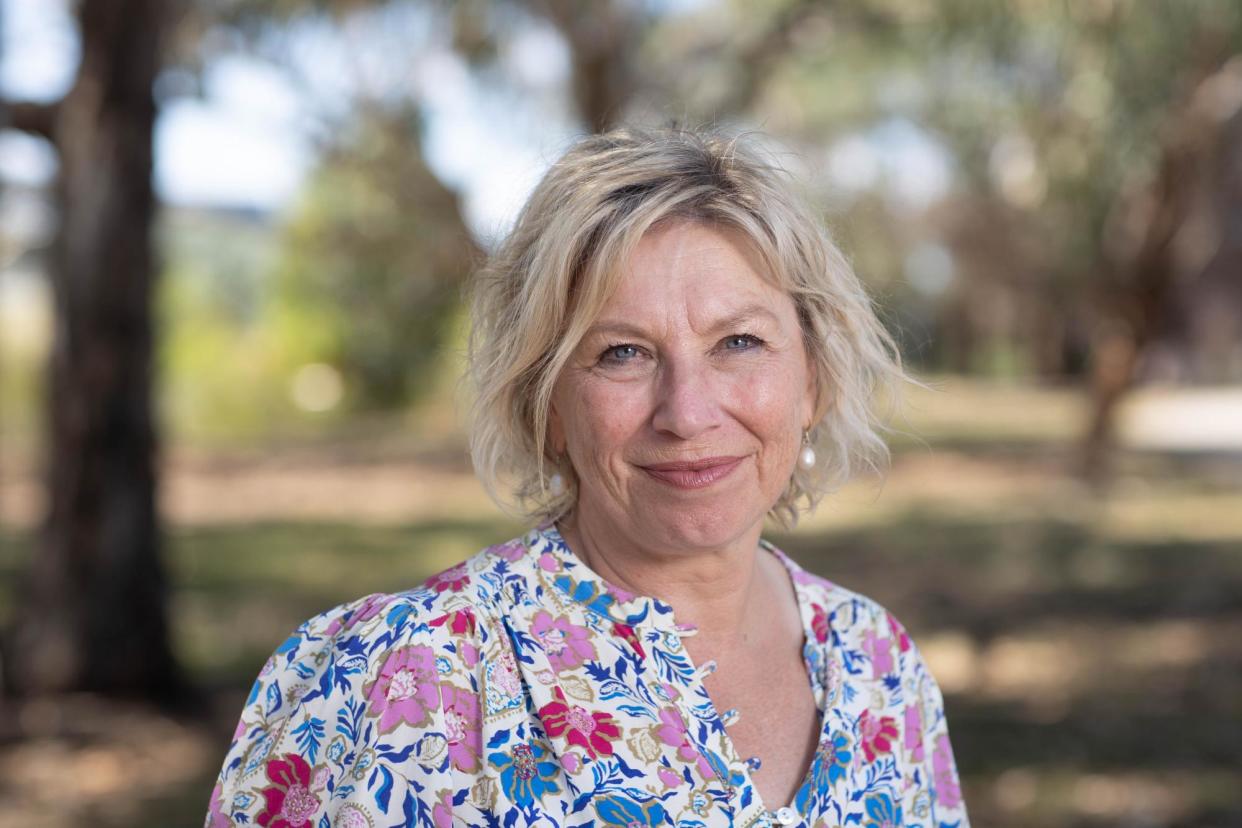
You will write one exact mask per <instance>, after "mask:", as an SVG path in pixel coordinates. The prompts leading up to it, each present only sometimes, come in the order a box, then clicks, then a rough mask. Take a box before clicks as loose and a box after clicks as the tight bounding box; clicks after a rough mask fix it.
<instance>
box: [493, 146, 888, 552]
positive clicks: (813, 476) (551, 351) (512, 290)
mask: <svg viewBox="0 0 1242 828" xmlns="http://www.w3.org/2000/svg"><path fill="white" fill-rule="evenodd" d="M674 220H691V221H701V222H705V223H708V224H711V225H712V226H715V227H719V228H722V229H730V230H733V231H735V232H737V233H738V234H740V235H741V236H742V237H744V238H745V239H747V240H748V241H749V242H750V244H751V245H752V246H753V249H754V252H755V253H756V254H757V256H758V257H759V261H760V262H761V263H762V266H763V267H764V269H765V275H766V276H768V277H769V278H770V279H771V280H772V282H773V284H775V285H776V286H778V287H780V288H782V289H784V290H785V291H786V292H787V293H788V294H789V296H790V297H791V298H792V299H793V301H794V304H795V306H796V307H797V310H798V318H799V320H800V322H801V325H802V332H803V336H804V339H805V344H806V349H807V354H808V356H809V358H810V361H811V363H812V365H813V366H814V370H815V375H816V380H817V388H818V394H817V402H816V410H815V424H814V426H813V427H812V428H811V430H810V432H809V434H808V438H809V439H810V441H811V444H812V446H813V447H814V449H815V452H816V454H817V456H818V458H819V461H818V462H817V463H816V465H815V466H814V468H812V469H810V470H806V469H803V468H801V467H798V468H797V469H796V470H795V471H794V473H793V476H792V479H791V480H790V482H789V486H788V487H787V489H786V490H785V492H784V493H783V494H782V495H781V498H780V499H779V500H778V501H777V502H776V504H775V505H774V506H773V507H772V511H771V513H770V516H771V517H773V518H774V519H776V520H777V521H778V522H779V523H780V524H781V525H783V526H785V527H790V526H792V525H793V524H794V523H795V522H796V521H797V517H798V514H799V513H800V512H801V511H803V510H810V509H813V508H814V507H815V505H816V503H817V502H818V501H819V499H820V498H821V497H822V496H823V495H824V494H825V493H827V492H828V491H831V490H833V489H835V488H837V487H839V486H840V485H842V484H843V483H844V482H845V481H846V480H848V479H849V478H850V477H851V476H852V474H853V473H854V472H855V470H857V469H858V468H859V467H868V468H871V469H875V470H879V469H880V468H881V467H882V466H883V465H884V464H885V463H886V462H887V460H888V449H887V446H886V445H885V443H884V441H883V439H882V438H881V437H880V434H879V431H880V430H881V429H882V428H883V426H882V424H881V418H880V416H879V413H878V411H877V406H878V404H879V403H880V401H881V400H880V398H879V397H878V396H877V394H876V392H877V390H879V389H878V386H881V385H883V386H887V390H888V391H890V392H895V391H896V390H897V386H898V385H900V383H901V381H903V380H905V379H907V377H906V374H905V372H904V370H903V368H902V365H901V357H900V354H899V352H898V350H897V346H896V344H895V343H894V341H893V339H892V337H891V336H890V335H889V334H888V332H887V331H886V330H885V329H884V327H883V325H881V324H880V321H879V320H878V319H877V317H876V314H875V312H874V310H873V308H872V305H871V300H870V299H869V298H868V296H867V293H866V291H865V290H864V289H863V286H862V284H861V283H860V282H859V280H858V278H857V276H855V274H854V271H853V269H852V268H851V267H850V264H849V262H848V261H847V260H846V258H845V256H844V255H843V254H842V253H841V251H840V250H839V249H838V248H837V246H836V245H835V244H833V242H832V240H831V239H830V238H829V236H828V234H827V232H826V231H825V229H824V228H823V226H822V224H821V222H820V221H819V220H818V219H817V217H816V216H815V215H814V213H813V212H812V210H811V209H810V208H809V207H808V205H807V204H805V203H804V202H803V201H802V200H801V199H799V198H797V197H796V196H795V195H794V192H793V188H792V186H791V185H790V180H789V175H788V173H786V172H785V171H784V170H783V169H782V168H781V167H780V166H779V165H778V164H776V163H774V162H772V161H771V160H769V159H768V158H767V156H765V154H764V153H762V152H761V151H760V150H759V149H758V148H757V147H755V146H754V145H753V144H752V143H751V142H749V141H748V140H747V139H745V138H744V137H742V136H738V135H724V134H721V133H718V132H714V131H705V130H691V129H684V128H672V129H663V130H638V129H632V128H625V129H617V130H614V131H611V132H608V133H604V134H601V135H594V136H591V137H589V138H585V139H583V140H581V141H579V142H578V143H577V144H575V145H574V146H573V147H572V148H571V149H570V150H569V151H568V152H566V153H565V155H564V156H562V157H561V158H560V160H558V161H557V162H556V163H555V164H553V165H552V167H551V169H549V170H548V172H547V174H546V175H545V176H544V177H543V179H542V180H541V181H540V182H539V184H538V186H536V187H535V190H534V192H533V193H532V194H531V196H530V198H529V200H528V201H527V203H526V205H525V207H524V208H523V209H522V211H521V213H520V214H519V216H518V218H517V221H516V224H515V226H514V227H513V230H512V231H511V232H510V233H509V235H508V236H507V237H506V238H505V239H504V241H503V242H502V243H501V244H500V246H499V248H498V249H497V250H496V252H495V254H494V255H493V256H492V257H491V258H490V260H489V261H488V262H487V263H486V265H485V266H484V267H482V268H481V269H480V270H479V271H478V272H477V273H476V274H475V278H474V281H473V285H472V296H471V300H472V301H471V315H472V322H473V327H472V330H471V334H470V350H469V355H470V376H471V379H472V380H473V384H474V390H475V392H476V397H475V403H474V407H473V412H472V424H471V425H472V428H471V433H470V450H471V456H472V458H473V460H474V467H475V471H476V473H477V474H478V475H479V477H480V479H481V480H482V481H483V484H484V485H485V486H486V488H487V490H488V492H489V494H491V496H492V497H493V498H494V499H495V500H496V501H497V502H498V503H500V504H501V506H502V507H506V508H508V509H509V510H510V511H512V512H517V513H519V514H522V515H523V516H525V517H527V518H535V519H540V520H556V519H558V518H560V517H562V516H563V515H565V514H567V513H568V512H569V511H570V510H572V508H573V505H574V502H575V500H576V497H577V494H576V485H575V484H576V481H575V480H574V479H573V470H572V469H569V468H563V467H561V466H559V465H558V461H557V458H553V457H550V456H549V455H548V453H547V449H548V445H547V436H548V413H549V408H550V405H551V398H552V390H553V386H554V385H555V383H556V381H557V378H558V376H559V375H560V372H561V370H562V368H563V367H564V366H565V364H566V363H567V362H568V361H569V358H570V356H571V354H572V353H573V352H574V350H575V349H576V348H577V347H578V344H579V342H580V341H581V339H582V337H583V335H584V334H585V332H586V331H587V330H588V329H589V328H590V326H591V325H592V324H593V323H594V321H595V320H596V318H597V317H598V316H599V314H600V312H601V311H602V309H603V307H604V305H605V304H606V303H607V302H608V300H609V298H610V297H611V296H612V294H613V291H614V289H615V287H616V285H617V282H618V280H619V278H621V274H622V268H621V265H622V264H623V263H624V262H626V261H627V260H628V259H629V254H630V253H631V251H632V250H633V249H634V247H635V246H636V245H637V243H638V241H639V240H640V239H641V238H642V236H643V234H644V233H646V232H647V231H648V230H650V229H651V228H652V227H653V226H655V225H657V224H659V223H662V222H668V221H674ZM888 399H889V400H891V399H893V397H892V396H891V395H890V396H889V397H888ZM552 472H559V473H560V474H561V475H562V477H563V479H564V480H565V486H564V487H561V488H562V490H561V491H560V493H559V494H558V493H556V492H555V491H553V489H552V488H550V487H549V485H548V481H549V477H550V473H552ZM508 493H512V495H514V496H506V495H507V494H508Z"/></svg>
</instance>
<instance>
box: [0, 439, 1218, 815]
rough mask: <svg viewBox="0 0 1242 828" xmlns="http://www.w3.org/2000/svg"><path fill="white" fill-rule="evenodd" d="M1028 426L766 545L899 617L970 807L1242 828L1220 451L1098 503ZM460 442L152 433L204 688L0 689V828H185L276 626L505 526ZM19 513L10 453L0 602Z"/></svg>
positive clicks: (438, 562) (1158, 467)
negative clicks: (79, 692)
mask: <svg viewBox="0 0 1242 828" xmlns="http://www.w3.org/2000/svg"><path fill="white" fill-rule="evenodd" d="M1029 436H1030V439H1025V438H1023V437H1022V436H1021V435H1015V434H1012V433H1009V434H1005V435H1002V437H1003V438H1002V439H996V440H984V441H978V440H976V441H966V440H958V439H957V438H956V437H954V436H953V435H951V434H940V435H939V437H938V438H937V440H936V443H935V447H934V448H932V447H931V445H922V444H919V443H918V442H916V441H915V442H910V443H907V444H905V445H902V446H901V447H900V449H899V451H898V452H897V453H896V456H895V459H894V463H893V468H892V470H891V473H890V474H889V476H888V478H887V480H886V481H885V482H884V483H883V485H882V486H881V485H880V484H879V482H878V481H875V480H864V481H861V482H860V483H858V484H855V485H852V486H850V487H849V488H847V489H846V490H845V491H843V492H840V493H838V494H837V495H835V496H833V497H832V498H830V499H829V500H828V501H826V502H825V503H824V504H823V505H822V506H821V508H820V510H819V512H818V514H817V515H816V516H814V517H813V518H811V519H809V520H807V521H805V522H804V524H803V525H802V526H801V527H800V528H799V529H798V530H797V531H796V532H794V533H792V534H785V535H782V534H779V533H778V534H775V535H773V536H772V537H773V539H774V540H776V542H777V543H778V544H780V545H782V546H783V547H784V548H785V549H786V550H787V551H788V552H790V553H791V554H792V555H793V556H794V557H796V558H797V559H799V560H800V561H801V562H802V563H803V564H804V565H806V566H807V567H808V568H811V569H812V570H814V571H817V572H820V573H821V574H824V575H825V576H827V577H829V578H831V579H833V580H836V581H838V582H839V583H841V584H843V585H845V586H847V587H850V588H852V589H856V590H859V591H861V592H864V593H866V594H869V595H871V596H873V597H875V598H876V599H878V600H879V601H880V602H881V603H883V604H885V605H886V606H888V607H889V608H890V609H892V610H893V611H894V612H895V613H896V614H897V615H899V616H900V617H901V618H902V620H903V621H904V623H905V624H906V626H907V627H908V628H910V630H911V631H912V633H913V634H914V637H915V640H916V641H917V642H918V643H919V645H920V646H921V648H922V650H923V651H924V653H925V655H926V657H927V659H928V661H929V663H930V665H931V668H932V671H933V673H934V674H935V675H936V676H937V678H938V680H939V681H940V684H941V686H942V688H943V690H944V692H945V696H946V701H947V706H948V715H949V721H950V726H951V733H952V735H953V741H954V746H955V750H956V752H957V755H958V761H959V765H960V768H961V771H962V774H963V780H964V790H965V793H966V797H967V802H968V804H969V806H970V808H971V813H972V819H973V821H974V824H976V825H980V826H986V825H1004V826H1018V828H1045V827H1046V828H1052V827H1053V826H1084V828H1085V827H1086V826H1105V825H1110V826H1111V825H1116V826H1122V825H1125V826H1170V827H1171V826H1179V828H1180V827H1182V826H1184V827H1185V828H1190V827H1191V826H1193V827H1194V828H1213V827H1215V826H1220V828H1224V826H1236V825H1242V797H1240V796H1239V791H1238V786H1237V769H1238V768H1239V767H1242V485H1239V484H1240V483H1242V457H1239V455H1238V454H1236V453H1231V452H1230V451H1227V450H1224V451H1222V450H1214V451H1211V452H1206V451H1196V452H1187V451H1186V450H1184V449H1181V450H1179V451H1178V452H1177V453H1169V452H1165V453H1161V452H1159V451H1155V450H1145V451H1137V450H1130V451H1127V452H1126V453H1125V454H1123V456H1122V458H1121V462H1120V464H1119V467H1118V476H1117V481H1116V484H1115V485H1114V487H1113V488H1112V490H1111V491H1110V492H1108V493H1106V494H1103V495H1101V494H1098V493H1094V492H1092V491H1090V490H1088V489H1086V488H1085V487H1083V486H1082V485H1081V484H1080V483H1078V482H1077V481H1076V479H1075V477H1074V476H1073V474H1072V473H1071V472H1072V468H1073V455H1072V453H1071V452H1070V451H1069V450H1068V449H1066V448H1064V447H1063V446H1061V444H1058V443H1057V442H1056V441H1055V440H1052V441H1050V440H1048V439H1047V435H1042V434H1032V435H1029ZM461 448H462V446H461V445H460V444H453V443H452V442H451V441H450V442H447V443H445V442H440V443H437V444H435V445H430V446H429V445H427V444H423V445H410V444H407V443H402V442H401V441H395V442H385V441H383V440H379V441H363V442H360V443H355V444H351V445H346V446H339V445H338V446H335V447H332V448H324V447H314V448H297V447H293V448H285V449H280V450H275V449H266V450H250V451H237V452H232V453H227V452H226V453H221V452H210V453H208V452H202V451H198V452H195V451H191V450H177V451H173V452H171V453H170V454H169V455H168V457H167V462H166V465H165V472H164V482H165V493H164V497H165V501H164V504H163V505H164V512H165V515H166V516H167V520H168V525H169V560H170V566H171V569H172V572H173V582H174V595H173V607H174V615H175V618H174V622H175V628H176V630H177V646H178V649H179V652H181V653H182V657H183V659H184V660H185V662H186V663H187V666H188V668H189V669H190V671H191V674H192V675H193V676H194V678H195V680H196V681H197V682H198V683H199V685H200V686H201V687H202V688H203V690H204V693H205V696H204V698H205V701H204V703H203V704H202V708H201V709H200V710H197V711H195V713H194V715H191V716H189V717H185V716H175V715H171V714H167V713H161V712H158V711H152V710H150V709H147V708H144V707H140V706H134V705H126V704H120V703H116V702H105V701H103V700H100V699H97V698H92V697H89V696H74V697H68V698H63V699H57V700H40V701H37V702H25V703H14V702H10V703H8V704H7V705H5V706H4V707H3V709H0V803H3V804H2V806H0V828H8V826H13V827H14V828H16V827H17V826H22V827H23V828H43V827H45V826H46V828H61V826H66V827H67V826H78V825H98V826H123V825H124V826H185V825H198V824H201V821H202V815H203V811H204V805H205V803H206V797H207V794H208V792H209V790H210V787H211V782H212V778H213V777H214V774H215V773H216V771H217V770H218V766H219V762H220V761H221V759H222V756H223V753H224V750H225V747H226V746H227V741H228V738H229V734H230V732H231V729H232V726H233V723H234V721H235V716H236V715H237V712H238V711H239V710H240V706H241V700H242V697H243V695H244V693H245V691H246V689H247V688H248V685H249V680H250V677H251V676H253V675H254V673H255V672H256V671H257V669H258V667H259V666H260V665H261V663H262V660H263V658H264V657H265V656H266V653H267V652H268V651H269V650H270V648H271V646H272V645H273V644H274V643H275V642H277V641H278V640H279V639H280V638H281V637H282V636H283V635H284V634H285V633H286V632H287V630H288V629H290V628H292V626H294V625H296V623H298V622H299V621H300V620H302V619H303V618H304V617H306V616H307V615H309V614H311V613H313V612H315V611H318V610H319V609H322V608H324V607H325V606H329V605H331V604H332V603H335V602H338V601H341V600H346V599H348V598H351V597H354V596H356V595H358V594H362V593H363V592H364V591H368V590H370V589H375V588H387V589H399V588H401V587H403V586H409V585H411V584H412V583H416V582H417V580H418V579H420V578H422V577H425V576H426V575H427V574H430V573H431V572H432V571H434V570H436V569H438V568H440V567H441V566H444V565H448V564H450V563H452V562H453V561H452V560H450V558H460V557H462V556H464V555H465V554H469V552H470V551H472V550H473V549H477V548H478V547H479V546H482V545H484V544H486V543H488V542H490V541H494V540H500V539H502V538H504V537H507V536H509V535H510V534H512V532H513V531H514V530H515V528H516V526H517V524H516V523H514V522H513V521H511V520H509V519H506V518H504V517H503V516H502V515H501V514H500V513H499V512H498V511H497V510H496V508H495V507H494V506H492V505H491V504H490V502H489V501H488V500H487V499H486V497H485V496H484V494H483V492H482V489H481V487H480V486H479V485H478V483H477V482H475V481H474V479H473V477H472V476H471V474H470V472H469V469H468V468H467V467H466V466H465V464H464V463H463V462H462V460H461V459H460V458H461V457H462V456H463V455H462V453H461ZM10 459H11V456H10ZM39 509H40V503H39V497H38V488H37V486H36V484H35V480H34V477H33V475H32V474H31V473H30V466H29V464H28V463H27V464H25V465H23V463H21V462H17V463H12V462H10V463H9V464H8V465H7V467H6V470H5V471H4V473H3V474H2V475H0V517H2V518H3V524H0V525H2V526H3V527H4V528H3V529H2V530H0V537H2V538H3V540H4V541H5V549H4V550H3V551H0V578H2V579H3V580H2V581H0V621H2V620H3V619H4V618H5V617H7V614H8V613H9V612H10V611H11V606H12V597H13V596H12V590H13V588H14V586H15V584H16V572H17V571H18V570H19V568H20V566H21V561H22V559H23V556H24V554H25V550H27V549H28V548H29V545H28V543H27V542H26V539H27V537H28V535H27V533H28V531H29V529H30V527H31V526H32V525H33V523H34V520H35V517H36V516H37V515H38V513H39ZM432 548H434V549H435V550H437V552H436V554H420V553H418V552H417V551H416V550H422V549H432ZM257 552H262V554H257Z"/></svg>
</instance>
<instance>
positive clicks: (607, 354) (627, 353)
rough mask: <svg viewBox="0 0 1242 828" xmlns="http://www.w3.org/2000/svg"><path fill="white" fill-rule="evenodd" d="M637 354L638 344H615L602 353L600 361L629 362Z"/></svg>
mask: <svg viewBox="0 0 1242 828" xmlns="http://www.w3.org/2000/svg"><path fill="white" fill-rule="evenodd" d="M636 356H638V346H637V345H613V346H612V347H610V348H608V349H607V350H605V351H604V353H603V354H601V355H600V362H629V361H630V360H631V359H633V358H634V357H636Z"/></svg>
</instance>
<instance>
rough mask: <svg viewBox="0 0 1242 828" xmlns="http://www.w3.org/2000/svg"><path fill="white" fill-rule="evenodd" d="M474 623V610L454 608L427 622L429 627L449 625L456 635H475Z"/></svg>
mask: <svg viewBox="0 0 1242 828" xmlns="http://www.w3.org/2000/svg"><path fill="white" fill-rule="evenodd" d="M474 625H475V620H474V612H473V611H472V610H468V609H462V610H454V611H453V612H449V613H445V614H444V615H441V616H440V617H439V618H433V619H431V620H430V621H428V622H427V626H429V627H443V626H447V627H448V628H449V629H450V630H452V632H453V634H454V635H465V634H466V633H470V634H471V635H473V634H474Z"/></svg>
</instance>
